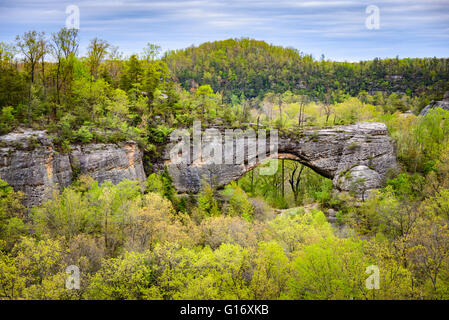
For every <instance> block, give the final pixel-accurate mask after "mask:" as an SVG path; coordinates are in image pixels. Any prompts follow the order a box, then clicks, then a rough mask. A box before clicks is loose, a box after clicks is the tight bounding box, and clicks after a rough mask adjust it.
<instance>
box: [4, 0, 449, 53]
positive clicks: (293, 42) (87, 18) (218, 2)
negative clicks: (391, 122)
mask: <svg viewBox="0 0 449 320" xmlns="http://www.w3.org/2000/svg"><path fill="white" fill-rule="evenodd" d="M72 3H74V1H72V0H62V1H56V0H37V1H34V0H33V1H31V0H17V1H14V2H10V1H8V2H7V3H6V1H0V37H1V38H0V41H5V40H6V41H7V40H9V39H13V37H14V36H15V35H16V34H19V33H22V32H24V31H27V30H30V29H36V30H41V31H46V32H47V33H49V32H54V31H56V30H58V29H59V28H61V27H62V26H64V23H65V18H66V15H65V8H66V6H67V5H69V4H72ZM75 3H76V4H77V5H78V6H79V8H80V13H81V37H82V41H83V44H85V43H87V41H88V39H90V38H93V37H101V38H104V39H107V40H108V41H110V42H111V43H113V44H116V45H119V46H120V47H122V50H124V51H127V52H136V51H139V50H140V48H141V45H142V43H143V44H144V43H146V42H154V43H160V44H162V43H164V44H165V45H167V46H169V47H168V48H166V49H176V48H181V47H184V46H186V45H189V44H192V43H196V44H198V43H201V42H203V41H211V40H216V39H226V38H229V37H240V36H248V37H252V38H256V39H260V40H268V41H269V42H272V43H275V44H282V45H284V46H292V47H296V48H299V49H301V50H302V51H304V52H306V53H308V52H310V53H313V54H314V55H316V56H319V55H320V54H321V53H324V54H325V55H326V56H328V57H330V58H334V59H345V58H347V59H357V58H359V59H363V58H367V57H373V56H372V55H374V56H375V54H376V53H377V52H382V54H384V53H385V54H386V55H390V56H396V55H397V54H401V55H403V54H404V53H407V55H409V56H414V55H428V56H433V55H446V56H447V52H449V50H448V49H449V44H448V42H447V38H448V30H449V1H442V0H427V1H426V0H395V1H388V0H376V1H372V0H362V1H352V0H316V1H312V0H277V1H275V0H246V1H243V0H186V1H182V0H169V1H161V0H155V1H143V0H129V1H127V0H115V1H114V0H111V1H106V0H99V1H94V0H80V1H76V2H75ZM370 4H376V5H377V6H379V9H380V23H381V24H380V29H379V30H367V29H366V28H365V19H366V16H367V15H366V13H365V8H366V6H368V5H370ZM420 43H421V44H422V43H424V44H425V47H424V48H421V47H422V45H421V47H418V45H419V44H420ZM125 46H126V47H125ZM353 48H363V50H359V49H357V50H358V51H359V52H360V54H359V55H358V53H357V52H355V51H356V50H354V49H353ZM380 48H384V49H382V50H380ZM370 52H372V55H370Z"/></svg>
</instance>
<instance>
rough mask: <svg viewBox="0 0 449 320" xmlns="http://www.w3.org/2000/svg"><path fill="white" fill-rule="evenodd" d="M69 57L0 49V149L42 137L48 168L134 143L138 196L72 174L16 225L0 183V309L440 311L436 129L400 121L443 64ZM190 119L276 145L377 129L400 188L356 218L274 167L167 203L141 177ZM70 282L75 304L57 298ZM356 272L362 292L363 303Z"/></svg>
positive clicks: (447, 209) (60, 41)
mask: <svg viewBox="0 0 449 320" xmlns="http://www.w3.org/2000/svg"><path fill="white" fill-rule="evenodd" d="M77 48H78V36H77V32H76V31H75V30H67V29H62V30H61V31H60V32H58V33H56V34H53V35H51V36H50V37H46V36H45V35H44V34H42V33H38V32H35V31H32V32H28V33H25V34H24V35H21V36H18V37H17V41H16V42H15V43H14V44H4V43H1V44H0V69H1V70H0V108H1V113H0V132H1V133H2V134H4V133H8V132H10V131H12V130H15V129H16V128H18V127H32V128H43V129H46V130H47V131H48V132H50V133H51V134H52V135H53V136H54V138H55V141H56V142H57V143H58V146H59V147H60V151H61V152H66V151H67V150H68V149H69V148H70V145H71V144H74V143H89V142H118V141H121V140H127V139H133V140H136V141H138V142H139V144H140V146H141V147H142V148H143V149H144V150H145V154H146V159H145V161H146V170H147V173H148V179H147V182H146V185H145V188H144V189H145V190H144V191H142V188H141V186H140V185H139V183H137V182H134V181H126V180H125V181H122V182H121V183H119V184H117V185H112V184H111V183H109V182H106V183H103V184H102V185H99V184H98V183H97V182H95V181H93V180H92V178H90V177H88V176H83V175H81V176H79V177H78V179H77V181H76V182H75V183H74V184H73V185H72V186H69V187H67V188H65V189H64V190H63V191H61V192H55V194H54V196H53V198H52V199H51V200H49V201H46V202H44V203H43V204H41V205H40V206H36V207H33V208H25V207H24V206H23V205H22V203H21V199H22V198H23V196H24V195H23V194H22V193H21V192H16V191H14V190H13V189H12V188H11V187H10V186H8V185H7V183H6V182H4V181H2V180H0V298H1V299H448V298H449V286H448V283H449V230H448V221H449V134H448V133H449V112H447V111H444V110H441V109H436V110H433V111H431V112H429V114H427V115H426V116H425V117H421V116H415V115H413V114H410V113H408V114H404V113H403V112H404V111H408V110H412V111H413V112H415V113H417V112H418V111H419V110H420V109H421V108H422V107H423V106H424V105H425V104H426V103H427V102H428V101H429V100H430V99H432V98H441V96H442V93H443V91H444V90H447V89H448V88H449V86H448V80H449V79H448V76H449V72H448V63H449V62H448V59H387V60H374V61H367V62H361V63H337V62H330V61H326V60H324V59H322V60H320V61H315V60H313V59H312V57H310V56H307V55H304V54H300V53H299V52H297V51H296V50H293V49H285V48H280V47H275V46H271V45H267V44H266V43H263V42H258V41H253V40H247V39H241V40H227V41H221V42H215V43H207V44H204V45H202V46H200V47H198V48H188V49H185V50H180V51H178V52H170V53H168V54H166V55H164V56H163V57H162V58H159V52H160V48H159V47H157V46H155V45H151V44H149V45H148V46H147V47H146V48H145V50H144V52H143V53H142V54H140V55H138V54H135V55H131V56H130V57H127V58H123V57H122V56H121V55H120V54H119V51H118V49H117V48H116V47H113V46H111V45H110V44H109V43H107V42H106V41H104V40H100V39H93V40H92V41H91V43H90V45H89V48H88V54H87V56H86V57H78V56H77ZM50 57H52V58H51V59H50ZM392 76H399V77H400V78H397V77H396V78H391V77H392ZM194 119H195V120H196V119H200V120H202V121H203V124H204V125H211V124H214V125H224V126H235V127H244V126H247V125H252V123H258V124H259V125H264V126H268V127H271V126H276V127H278V128H280V129H281V130H284V129H288V130H302V129H303V128H305V127H311V126H314V127H319V126H330V125H337V124H350V123H355V122H357V121H382V122H385V123H386V124H387V126H388V127H389V129H390V134H391V136H392V138H393V139H394V140H395V142H396V145H397V154H398V158H399V160H400V163H401V168H400V169H401V171H400V172H399V173H397V174H396V175H394V176H391V177H390V179H389V180H388V182H387V186H386V187H385V188H383V189H381V190H378V191H376V192H375V193H374V194H373V195H372V197H370V198H369V199H367V200H366V201H365V202H360V201H357V200H356V199H355V198H354V197H353V195H352V194H351V193H348V194H335V193H333V192H332V183H331V181H329V180H328V179H325V178H323V177H321V176H319V175H317V174H316V173H314V172H313V171H312V170H311V169H309V168H305V167H303V166H302V165H301V164H299V163H298V162H293V161H287V160H285V161H280V162H279V165H280V166H281V167H280V170H278V172H277V174H275V175H273V176H259V175H258V174H257V170H253V171H251V172H249V173H248V174H247V175H245V176H244V177H243V178H242V179H240V180H239V181H238V182H235V183H232V184H230V185H228V186H227V187H226V188H225V189H224V190H221V191H217V190H213V189H212V188H211V187H210V186H208V185H205V186H204V188H203V190H202V191H201V193H200V194H199V195H198V196H193V195H190V196H184V197H181V196H178V195H177V194H176V192H175V190H174V188H173V186H172V185H171V181H170V177H169V176H168V175H167V174H166V172H159V173H151V169H152V168H151V163H150V160H151V159H153V157H155V156H157V152H158V145H159V144H161V143H162V142H163V141H164V140H165V139H166V137H167V136H168V134H169V133H170V132H171V130H172V129H173V128H177V127H188V126H190V125H191V124H192V122H193V120H194ZM331 211H333V212H335V213H336V217H337V221H336V222H335V223H334V225H333V226H332V225H331V224H330V223H329V222H328V221H327V219H326V215H327V214H328V213H329V212H331ZM69 265H76V266H78V267H79V268H80V271H81V288H80V289H79V290H67V289H65V281H66V278H67V274H66V273H65V270H66V267H67V266H69ZM370 265H376V266H378V267H379V271H380V289H378V290H369V289H367V288H366V286H365V280H366V279H367V277H368V276H369V274H367V273H365V270H366V268H367V267H368V266H370Z"/></svg>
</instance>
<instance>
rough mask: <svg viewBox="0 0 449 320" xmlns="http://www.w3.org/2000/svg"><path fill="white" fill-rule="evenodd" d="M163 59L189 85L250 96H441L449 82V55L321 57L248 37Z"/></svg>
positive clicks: (174, 53)
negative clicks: (378, 93)
mask: <svg viewBox="0 0 449 320" xmlns="http://www.w3.org/2000/svg"><path fill="white" fill-rule="evenodd" d="M163 60H164V61H165V62H166V63H167V65H168V66H169V68H170V70H171V71H172V72H173V74H174V75H175V76H176V79H177V80H178V81H179V82H180V83H181V84H182V86H183V87H184V88H185V89H189V88H190V87H192V86H194V85H195V83H196V84H209V85H211V87H212V88H213V89H214V91H218V92H224V95H225V96H226V97H227V98H230V96H231V95H236V96H238V97H240V96H241V95H242V94H243V95H244V96H245V97H247V98H252V97H256V96H259V97H261V96H263V95H264V94H265V93H267V92H269V91H271V92H277V93H283V92H285V91H287V90H290V91H292V92H295V93H305V94H308V95H311V96H314V97H318V98H320V99H322V98H323V96H324V94H325V92H327V91H328V90H332V91H335V90H341V91H342V92H344V93H348V94H350V95H352V96H357V95H358V94H359V93H360V92H362V91H367V92H370V93H374V92H376V91H383V92H386V93H388V94H390V93H392V92H399V93H408V94H409V95H410V94H414V95H421V94H424V93H425V94H427V95H429V96H431V98H433V96H434V95H435V96H441V95H442V94H443V93H444V88H445V87H447V85H448V83H449V59H447V58H441V59H440V58H425V59H419V58H414V59H409V58H406V59H398V58H392V59H375V60H372V61H361V62H356V63H350V62H333V61H327V60H323V59H322V60H317V59H314V58H313V57H312V56H311V55H308V54H307V53H302V52H301V51H299V50H297V49H292V48H283V47H280V46H275V45H271V44H268V43H266V42H264V41H257V40H253V39H248V38H241V39H228V40H223V41H214V42H207V43H203V44H201V45H199V46H197V47H194V46H192V47H189V48H186V49H183V50H176V51H171V52H168V53H167V54H166V55H165V56H164V58H163Z"/></svg>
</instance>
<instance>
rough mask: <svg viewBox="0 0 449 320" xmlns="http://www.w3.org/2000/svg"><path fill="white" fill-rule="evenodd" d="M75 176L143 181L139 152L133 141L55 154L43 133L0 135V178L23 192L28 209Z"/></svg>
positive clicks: (85, 146) (116, 181) (52, 146)
mask: <svg viewBox="0 0 449 320" xmlns="http://www.w3.org/2000/svg"><path fill="white" fill-rule="evenodd" d="M77 174H88V175H90V176H92V177H93V178H94V179H95V180H97V181H99V182H100V183H101V182H104V181H106V180H110V181H112V182H113V183H118V182H119V181H121V180H123V179H130V180H140V181H144V180H145V178H146V177H145V172H144V170H143V165H142V152H141V151H140V150H139V148H138V146H137V144H136V143H134V142H127V143H124V145H123V146H118V145H115V144H89V145H84V146H80V145H72V146H71V151H70V153H59V152H57V151H56V150H55V148H54V145H53V143H52V140H51V138H50V137H49V136H48V135H47V134H46V132H45V131H33V130H23V131H21V132H14V133H10V134H7V135H4V136H0V178H1V179H3V180H5V181H6V182H8V183H9V184H10V185H11V186H12V187H13V188H14V189H15V190H16V191H17V190H20V191H23V192H24V193H25V195H26V199H25V205H27V206H28V207H30V206H33V205H37V204H40V203H41V202H42V201H43V200H45V199H47V198H48V197H49V196H50V195H51V193H52V191H53V190H54V189H60V188H62V187H66V186H68V185H69V184H71V183H72V180H73V178H74V177H75V176H76V175H77Z"/></svg>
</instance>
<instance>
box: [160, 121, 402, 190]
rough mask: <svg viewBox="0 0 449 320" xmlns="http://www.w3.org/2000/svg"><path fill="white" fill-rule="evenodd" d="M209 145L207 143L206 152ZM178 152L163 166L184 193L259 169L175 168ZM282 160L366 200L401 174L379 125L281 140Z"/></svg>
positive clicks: (245, 164)
mask: <svg viewBox="0 0 449 320" xmlns="http://www.w3.org/2000/svg"><path fill="white" fill-rule="evenodd" d="M207 143H208V142H207V141H206V142H204V141H203V148H205V145H207ZM234 143H235V142H234ZM173 146H174V143H173V144H169V145H167V147H166V151H165V154H164V160H165V165H166V166H167V168H168V171H169V173H170V175H171V177H172V179H173V184H174V186H175V188H176V189H177V190H178V191H179V192H192V193H197V192H199V191H200V189H201V187H202V181H204V182H207V183H209V184H211V185H212V186H214V187H216V188H220V187H223V186H224V185H226V184H228V183H229V182H231V181H233V180H237V179H239V178H240V177H241V176H242V175H244V174H245V173H246V172H248V171H249V170H251V169H253V167H254V166H255V165H253V164H251V165H250V164H248V163H249V162H248V161H246V162H243V163H241V164H210V163H209V164H208V163H207V158H206V159H204V156H203V159H202V160H201V161H197V162H194V163H188V164H176V163H173V162H172V161H171V159H170V155H169V153H170V150H172V148H173ZM223 149H224V148H223ZM267 150H269V148H268V147H267ZM224 152H225V151H223V159H224V158H225V154H224ZM234 156H235V155H234ZM277 157H278V158H286V159H293V160H296V161H299V162H301V163H302V164H304V165H306V166H308V167H310V168H312V169H313V170H315V171H316V172H317V173H319V174H321V175H323V176H325V177H327V178H330V179H332V180H333V184H334V188H335V189H336V190H337V191H356V194H358V195H359V196H360V197H365V194H366V192H368V191H369V190H371V189H376V188H380V187H382V186H383V185H384V182H385V179H386V176H387V173H388V172H389V171H390V170H395V169H396V168H397V162H396V156H395V151H394V145H393V142H392V141H391V139H390V137H389V136H388V130H387V127H386V125H385V124H383V123H374V122H366V123H358V124H355V125H347V126H338V127H333V128H327V129H317V130H305V131H304V132H302V133H299V134H285V135H281V136H280V137H279V140H278V155H277Z"/></svg>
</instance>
